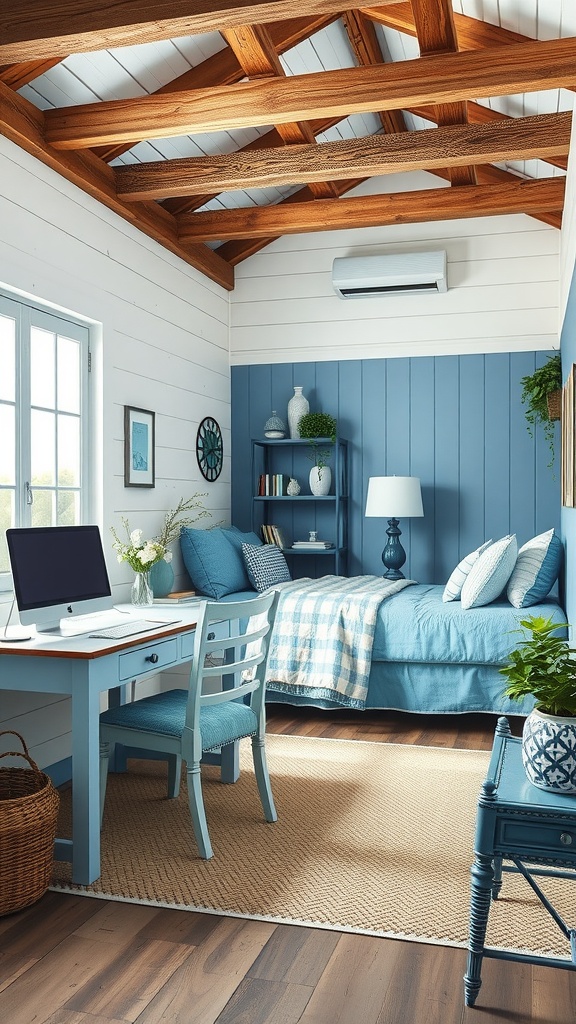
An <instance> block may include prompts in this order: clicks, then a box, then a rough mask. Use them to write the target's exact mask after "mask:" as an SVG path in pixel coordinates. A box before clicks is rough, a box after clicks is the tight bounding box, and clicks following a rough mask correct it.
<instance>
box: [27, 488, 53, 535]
mask: <svg viewBox="0 0 576 1024" xmlns="http://www.w3.org/2000/svg"><path fill="white" fill-rule="evenodd" d="M30 509H31V512H32V521H31V525H32V526H56V492H55V491H49V490H45V491H39V490H38V489H36V490H35V491H34V503H33V504H32V505H31V506H30Z"/></svg>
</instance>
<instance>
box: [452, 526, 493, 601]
mask: <svg viewBox="0 0 576 1024" xmlns="http://www.w3.org/2000/svg"><path fill="white" fill-rule="evenodd" d="M491 543H492V540H487V541H484V544H481V545H480V547H479V548H476V550H475V551H471V552H470V554H469V555H465V556H464V558H463V559H462V560H461V561H460V562H458V565H457V566H456V568H455V569H454V571H453V572H452V573H451V575H450V578H449V580H448V582H447V584H446V586H445V587H444V593H443V594H442V600H443V601H459V600H460V594H461V592H462V587H463V586H464V580H465V579H466V577H467V575H468V573H469V572H470V569H471V568H472V566H473V565H474V563H475V562H477V561H478V559H479V557H480V555H481V554H482V552H483V551H486V548H489V547H490V545H491Z"/></svg>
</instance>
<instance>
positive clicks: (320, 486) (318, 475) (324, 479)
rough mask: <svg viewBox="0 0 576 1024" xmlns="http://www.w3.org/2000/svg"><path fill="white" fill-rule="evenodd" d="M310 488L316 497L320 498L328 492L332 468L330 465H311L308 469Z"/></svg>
mask: <svg viewBox="0 0 576 1024" xmlns="http://www.w3.org/2000/svg"><path fill="white" fill-rule="evenodd" d="M309 479H310V490H311V491H312V494H313V495H314V497H316V498H321V497H323V495H325V494H330V484H331V483H332V470H331V469H330V466H322V469H319V468H318V466H312V469H311V470H310V478H309Z"/></svg>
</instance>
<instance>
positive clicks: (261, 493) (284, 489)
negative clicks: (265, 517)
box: [258, 473, 290, 498]
mask: <svg viewBox="0 0 576 1024" xmlns="http://www.w3.org/2000/svg"><path fill="white" fill-rule="evenodd" d="M289 481H290V477H289V476H286V474H285V473H262V475H261V476H259V477H258V497H260V498H261V497H267V496H270V497H272V498H281V497H283V496H284V495H286V494H288V483H289Z"/></svg>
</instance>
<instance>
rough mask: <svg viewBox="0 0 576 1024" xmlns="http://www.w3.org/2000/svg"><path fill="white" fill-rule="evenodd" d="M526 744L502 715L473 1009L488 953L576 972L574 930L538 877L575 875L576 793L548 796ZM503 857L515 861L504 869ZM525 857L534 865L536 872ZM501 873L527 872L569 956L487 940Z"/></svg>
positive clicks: (478, 897) (477, 905) (487, 815)
mask: <svg viewBox="0 0 576 1024" xmlns="http://www.w3.org/2000/svg"><path fill="white" fill-rule="evenodd" d="M521 743H522V741H521V740H520V739H518V738H516V737H514V736H512V735H511V734H510V726H509V724H508V720H507V719H506V718H499V719H498V725H497V727H496V735H495V738H494V746H493V749H492V757H491V760H490V766H489V769H488V775H487V778H486V781H485V782H484V784H483V786H482V791H481V794H480V798H479V800H478V815H477V819H476V837H475V840H474V864H473V866H472V871H471V875H472V880H471V897H470V937H469V945H468V963H467V968H466V974H465V975H464V994H465V1000H466V1005H467V1006H474V1003H475V1001H476V996H477V995H478V992H479V991H480V985H481V980H480V972H481V970H482V960H483V958H484V957H485V956H487V957H492V958H494V959H498V960H514V961H516V962H520V963H530V964H539V965H544V966H549V967H561V968H564V969H565V970H575V969H576V929H575V928H570V927H569V926H568V925H567V924H566V923H565V922H564V921H563V920H562V918H561V917H560V915H559V914H558V913H557V911H556V910H555V908H554V907H553V906H552V905H551V904H550V902H549V901H548V899H547V898H546V896H545V895H544V893H543V892H542V890H541V889H540V887H539V885H538V883H537V881H536V876H538V875H545V876H548V877H551V876H555V877H560V878H569V879H571V880H574V879H575V878H576V874H575V870H574V869H576V797H574V796H569V795H567V796H564V795H561V794H558V793H550V792H548V791H545V790H542V789H538V788H537V787H536V786H533V785H532V783H530V782H528V779H527V778H526V774H525V772H524V766H523V764H522V753H521ZM503 861H510V862H511V864H510V865H508V864H507V865H504V866H503V863H502V862H503ZM525 862H527V863H528V864H530V865H531V866H530V869H528V868H527V867H526V863H525ZM532 865H542V866H541V867H533V866H532ZM502 871H513V872H519V873H520V874H522V875H523V877H524V878H525V879H526V882H527V884H528V885H529V886H530V887H531V888H532V889H533V891H534V892H535V893H536V895H537V896H538V898H539V899H540V901H541V903H542V905H543V906H544V907H545V909H546V910H547V911H548V913H549V914H550V915H551V916H552V918H553V919H554V921H555V922H556V924H557V925H558V927H559V928H560V930H561V931H562V933H563V934H564V936H565V938H566V940H567V943H568V944H569V948H570V951H571V956H570V959H565V960H564V959H557V958H555V957H546V956H536V955H532V954H529V953H515V952H509V951H506V950H500V949H494V948H492V947H490V946H486V945H485V938H486V928H487V925H488V914H489V911H490V904H491V901H492V900H493V899H494V900H495V899H497V898H498V895H499V892H500V889H501V887H502ZM575 917H576V909H575Z"/></svg>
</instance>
